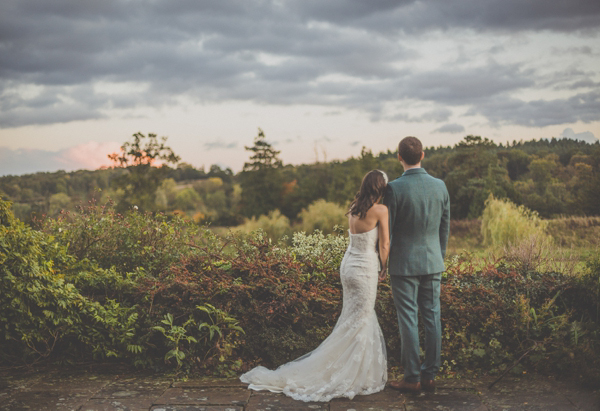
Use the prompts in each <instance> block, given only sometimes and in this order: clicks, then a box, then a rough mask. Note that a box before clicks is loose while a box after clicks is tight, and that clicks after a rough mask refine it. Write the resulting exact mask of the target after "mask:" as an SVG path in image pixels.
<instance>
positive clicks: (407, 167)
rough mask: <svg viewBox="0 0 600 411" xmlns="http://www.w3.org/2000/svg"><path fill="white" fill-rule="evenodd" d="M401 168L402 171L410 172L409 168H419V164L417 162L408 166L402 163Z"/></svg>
mask: <svg viewBox="0 0 600 411" xmlns="http://www.w3.org/2000/svg"><path fill="white" fill-rule="evenodd" d="M402 166H403V167H404V171H406V170H410V169H411V168H421V162H420V161H419V162H418V163H417V164H413V165H412V166H409V165H408V164H406V163H403V164H402Z"/></svg>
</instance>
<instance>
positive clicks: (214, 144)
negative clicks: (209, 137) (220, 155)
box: [204, 140, 238, 151]
mask: <svg viewBox="0 0 600 411" xmlns="http://www.w3.org/2000/svg"><path fill="white" fill-rule="evenodd" d="M237 145H238V143H237V142H236V141H234V142H230V143H227V142H225V141H221V140H215V141H209V142H207V143H204V149H205V150H207V151H210V150H231V149H234V148H237Z"/></svg>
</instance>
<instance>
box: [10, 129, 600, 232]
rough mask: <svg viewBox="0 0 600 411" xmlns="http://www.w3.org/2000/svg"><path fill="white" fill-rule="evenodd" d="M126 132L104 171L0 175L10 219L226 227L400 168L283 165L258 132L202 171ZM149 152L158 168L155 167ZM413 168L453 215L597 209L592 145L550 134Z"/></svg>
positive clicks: (384, 159) (364, 162)
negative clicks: (97, 218) (512, 208)
mask: <svg viewBox="0 0 600 411" xmlns="http://www.w3.org/2000/svg"><path fill="white" fill-rule="evenodd" d="M134 137H136V140H135V141H134V143H135V144H134V143H126V144H125V145H124V150H123V153H122V154H121V157H118V156H117V155H115V156H113V161H114V163H115V166H114V167H112V168H106V169H100V170H95V171H88V170H79V171H75V172H69V173H67V172H64V171H57V172H52V173H35V174H28V175H22V176H4V177H0V197H3V198H5V199H9V200H10V201H12V202H13V209H14V211H15V214H16V216H18V217H19V218H20V219H22V220H23V221H26V222H31V221H32V219H33V218H40V217H42V216H43V215H48V216H52V217H54V216H57V215H58V214H59V213H61V210H70V212H73V211H74V210H76V207H77V205H79V204H81V203H87V202H89V201H95V202H98V203H100V204H104V203H106V202H107V201H109V199H111V200H112V201H113V202H114V203H115V205H116V207H117V208H118V209H120V210H121V211H126V210H128V209H132V208H135V209H139V210H141V211H151V212H164V213H167V214H180V215H186V216H188V217H189V218H192V219H194V220H195V221H197V222H199V223H211V224H212V225H215V226H235V225H239V224H241V223H243V222H244V220H245V219H247V218H250V217H255V216H260V215H265V214H267V213H269V212H270V211H273V210H279V211H280V212H281V214H282V215H284V216H286V217H287V218H289V219H290V221H297V219H298V216H299V214H300V212H301V211H302V210H303V209H306V208H307V207H308V206H309V205H310V204H312V203H314V202H315V201H317V200H321V199H322V200H325V201H327V202H331V203H336V204H338V205H341V206H344V207H346V206H347V205H348V203H349V202H350V200H351V199H352V198H353V197H354V195H355V193H356V191H357V190H358V188H359V186H360V182H361V179H362V177H363V175H364V174H365V173H366V172H367V171H369V170H372V169H381V170H383V171H385V172H386V173H387V174H388V176H390V179H394V178H396V177H398V176H400V175H401V174H402V171H403V170H402V166H401V165H400V163H399V162H398V160H397V158H396V151H395V150H394V151H390V150H388V151H387V152H381V153H379V154H377V155H374V154H373V153H372V152H371V150H369V149H368V148H363V149H362V152H361V155H360V156H359V157H358V158H350V159H348V160H345V161H331V162H317V163H313V164H302V165H291V164H283V163H282V162H281V160H280V159H279V157H278V155H279V152H278V151H276V150H274V148H273V147H272V146H271V145H270V144H269V143H268V141H267V140H266V138H265V135H264V133H263V132H262V131H261V130H259V133H258V135H257V137H256V138H255V140H254V145H253V146H250V147H246V149H247V150H248V151H249V160H248V162H247V163H246V164H245V166H244V169H243V171H241V172H239V173H237V174H234V173H233V172H232V171H231V170H230V169H228V168H227V169H221V168H220V167H219V166H217V165H213V166H211V167H210V169H208V170H205V169H198V168H194V167H193V166H191V165H190V164H187V163H183V162H179V157H178V156H175V154H174V153H173V152H172V151H171V150H170V148H168V147H167V146H165V145H164V143H163V144H162V145H158V144H157V142H156V136H155V135H152V134H149V135H148V136H144V135H142V134H139V133H138V134H136V135H134ZM164 141H165V140H164V139H163V142H164ZM145 142H147V145H146V146H144V145H143V144H144V143H145ZM136 150H137V151H136ZM152 150H154V151H152ZM145 156H150V158H145ZM156 159H162V160H163V161H162V164H163V165H162V166H160V167H156V166H155V165H154V161H153V160H156ZM119 160H120V161H119ZM423 167H424V168H425V169H426V170H427V172H429V173H430V174H431V175H433V176H435V177H438V178H441V179H443V180H444V181H445V183H446V185H447V187H448V191H449V192H450V198H451V207H452V208H451V216H452V218H453V219H474V218H478V217H480V216H481V213H482V212H483V209H484V203H485V200H486V199H487V198H488V197H489V196H490V194H492V195H494V196H495V197H497V198H508V199H510V200H511V201H513V202H514V203H516V204H522V205H524V206H526V207H527V208H529V209H531V210H534V211H536V212H538V213H539V214H540V215H541V216H542V217H544V218H552V217H556V216H561V215H587V216H597V215H600V144H598V143H595V144H589V143H586V142H583V141H576V140H571V139H556V138H552V139H550V140H547V139H541V140H537V141H536V140H532V141H526V142H523V141H520V142H517V141H514V142H513V143H512V144H507V145H502V144H495V143H494V142H492V141H491V140H489V139H487V138H482V137H479V136H466V137H465V138H464V139H463V140H462V141H461V142H460V143H458V144H456V145H454V146H452V147H451V146H448V147H441V146H440V147H431V148H427V149H426V150H425V159H424V160H423Z"/></svg>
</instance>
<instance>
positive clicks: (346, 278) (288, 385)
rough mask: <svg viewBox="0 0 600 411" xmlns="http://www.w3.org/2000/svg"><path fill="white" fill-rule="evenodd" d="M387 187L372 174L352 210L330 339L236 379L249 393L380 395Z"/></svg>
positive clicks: (311, 397) (322, 397)
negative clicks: (378, 305) (379, 304)
mask: <svg viewBox="0 0 600 411" xmlns="http://www.w3.org/2000/svg"><path fill="white" fill-rule="evenodd" d="M386 184H387V176H386V175H385V173H384V172H383V171H380V170H373V171H370V172H369V173H367V175H365V177H364V178H363V181H362V184H361V186H360V191H359V192H358V193H357V194H356V196H355V198H354V201H353V202H352V204H351V205H350V209H349V211H348V222H349V227H350V229H349V230H348V231H349V235H350V244H349V246H348V249H347V250H346V254H345V255H344V259H343V260H342V264H341V266H340V278H341V281H342V287H343V307H342V313H341V314H340V318H339V319H338V321H337V323H336V325H335V327H334V329H333V331H332V332H331V334H330V335H329V336H328V337H327V338H326V339H325V341H323V342H322V343H321V345H319V346H318V347H317V348H316V349H315V350H314V351H312V352H310V353H308V354H305V355H303V356H302V357H300V358H298V359H296V360H294V361H291V362H289V363H287V364H284V365H282V366H280V367H279V368H277V369H276V370H273V371H271V370H268V369H267V368H265V367H262V366H258V367H256V368H254V369H252V370H250V371H249V372H247V373H245V374H243V375H242V376H241V377H240V380H241V381H242V382H244V383H247V384H249V386H248V388H250V389H253V390H269V391H272V392H283V393H284V394H286V395H288V396H290V397H292V398H294V399H296V400H302V401H329V400H331V399H332V398H336V397H347V398H350V399H352V398H354V396H355V395H366V394H373V393H375V392H378V391H381V390H383V388H384V387H385V383H386V381H387V356H386V351H385V342H384V340H383V334H382V333H381V329H380V328H379V323H378V322H377V316H376V315H375V297H376V295H377V280H378V278H379V281H382V280H383V279H385V271H386V262H387V258H388V254H389V226H388V210H387V207H386V206H384V205H383V204H379V201H380V200H381V198H382V196H383V193H384V192H385V187H386ZM380 264H381V267H382V268H381V270H379V266H380Z"/></svg>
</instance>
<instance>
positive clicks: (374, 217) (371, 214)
mask: <svg viewBox="0 0 600 411" xmlns="http://www.w3.org/2000/svg"><path fill="white" fill-rule="evenodd" d="M382 207H383V208H385V206H384V205H383V204H373V206H372V207H371V208H369V210H368V211H367V214H366V215H365V217H364V218H359V216H357V215H352V214H349V215H348V227H349V228H350V232H351V233H352V234H360V233H366V232H367V231H371V230H372V229H374V228H375V226H376V225H377V222H378V221H379V219H380V214H381V213H382V212H384V210H383V209H382ZM385 211H387V209H386V210H385Z"/></svg>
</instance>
